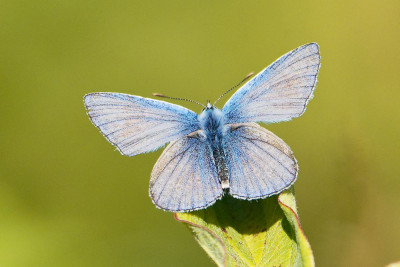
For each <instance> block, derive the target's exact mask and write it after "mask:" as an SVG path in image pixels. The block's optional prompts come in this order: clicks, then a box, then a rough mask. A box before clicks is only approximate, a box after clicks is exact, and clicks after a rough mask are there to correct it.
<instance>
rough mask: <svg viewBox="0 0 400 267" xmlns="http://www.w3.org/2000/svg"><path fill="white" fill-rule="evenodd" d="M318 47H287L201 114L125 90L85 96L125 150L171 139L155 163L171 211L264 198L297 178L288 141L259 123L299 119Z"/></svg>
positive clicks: (158, 198)
mask: <svg viewBox="0 0 400 267" xmlns="http://www.w3.org/2000/svg"><path fill="white" fill-rule="evenodd" d="M319 66H320V56H319V47H318V45H317V44H316V43H310V44H306V45H303V46H301V47H298V48H297V49H295V50H293V51H290V52H289V53H287V54H286V55H284V56H282V57H281V58H279V59H278V60H276V61H275V62H274V63H273V64H271V65H270V66H269V67H267V68H265V69H264V70H262V71H261V72H260V73H259V74H257V75H256V76H255V77H254V78H252V79H251V80H250V81H248V82H247V83H246V84H245V85H243V86H242V87H241V88H240V89H239V90H238V91H237V92H236V93H235V94H234V95H233V96H232V97H231V98H230V99H229V100H228V101H227V103H226V104H225V105H224V107H223V108H222V109H218V108H216V107H214V106H213V105H211V104H210V103H208V104H207V106H206V107H205V109H204V110H203V111H202V112H201V113H200V114H199V115H197V114H196V113H194V112H193V111H191V110H189V109H186V108H184V107H182V106H179V105H175V104H171V103H167V102H164V101H159V100H154V99H149V98H143V97H139V96H134V95H127V94H120V93H92V94H88V95H86V96H85V98H84V102H85V106H86V109H87V110H88V115H89V117H90V119H91V120H92V122H93V124H94V125H95V126H96V127H97V128H99V130H100V131H101V132H102V134H103V135H104V136H105V137H106V138H107V140H108V141H109V142H110V143H112V144H113V145H115V146H116V148H117V149H118V150H119V151H120V152H121V154H123V155H128V156H134V155H137V154H141V153H145V152H150V151H154V150H156V149H158V148H159V147H161V146H163V145H165V144H166V143H169V144H168V146H167V147H166V148H165V150H164V151H163V153H162V154H161V156H160V158H159V159H158V160H157V162H156V164H155V165H154V168H153V171H152V173H151V178H150V190H149V193H150V197H151V199H152V201H153V203H154V204H155V205H156V206H157V207H158V208H161V209H163V210H166V211H173V212H185V211H193V210H199V209H204V208H206V207H208V206H210V205H212V204H213V203H215V201H217V200H218V199H220V198H221V197H222V196H223V195H224V194H226V193H227V194H230V195H232V196H233V197H235V198H240V199H247V200H252V199H260V198H265V197H268V196H271V195H274V194H278V193H280V192H282V191H283V190H285V189H287V188H289V187H290V186H291V185H293V183H294V182H295V181H296V179H297V174H298V165H297V161H296V159H295V158H294V156H293V152H292V151H291V149H290V148H289V146H288V145H287V144H286V143H285V142H284V141H283V140H282V139H280V138H279V137H277V136H276V135H274V134H273V133H271V132H270V131H268V130H266V129H264V128H263V127H261V126H259V125H258V124H257V123H255V122H264V123H272V122H280V121H288V120H290V119H292V118H296V117H299V116H301V115H302V114H303V113H304V111H305V109H306V105H307V103H308V102H309V100H310V99H311V98H312V95H313V91H314V89H315V84H316V81H317V74H318V71H319Z"/></svg>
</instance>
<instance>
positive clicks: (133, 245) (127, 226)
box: [0, 0, 400, 266]
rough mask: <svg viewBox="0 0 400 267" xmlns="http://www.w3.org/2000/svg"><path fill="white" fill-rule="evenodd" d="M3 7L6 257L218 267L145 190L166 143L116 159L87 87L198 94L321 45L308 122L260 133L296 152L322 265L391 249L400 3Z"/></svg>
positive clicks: (12, 2) (1, 190)
mask: <svg viewBox="0 0 400 267" xmlns="http://www.w3.org/2000/svg"><path fill="white" fill-rule="evenodd" d="M0 6H1V8H0V48H1V53H0V62H1V64H0V81H1V83H0V86H1V89H0V101H1V105H0V119H1V125H2V126H1V128H0V140H1V141H0V146H1V155H0V157H1V160H0V265H1V266H213V263H212V262H211V260H210V259H209V258H208V257H207V256H206V254H205V253H204V252H203V251H202V250H201V248H200V247H199V246H198V245H197V243H195V241H194V240H193V238H192V236H191V234H190V232H189V231H188V230H187V229H186V228H185V227H184V226H183V225H181V224H180V223H178V222H176V221H174V219H173V214H172V213H166V212H163V211H161V210H158V209H156V208H155V207H154V205H153V204H152V202H151V200H150V198H149V197H148V183H149V176H150V172H151V169H152V167H153V165H154V163H155V161H156V160H157V158H158V156H159V155H160V153H161V150H160V151H157V152H155V153H150V154H146V155H139V156H136V157H134V158H128V157H124V156H121V155H120V153H119V152H117V151H115V150H114V148H113V147H112V146H111V145H110V144H109V143H108V142H107V141H106V140H105V138H104V137H103V136H102V135H101V134H100V133H99V132H98V130H97V129H96V128H95V127H94V126H93V125H92V124H91V123H90V121H89V119H88V118H87V115H86V114H85V110H84V106H83V102H82V100H83V99H82V98H83V96H84V94H86V93H89V92H96V91H114V92H121V93H130V94H135V95H140V96H144V97H151V93H152V92H159V93H164V94H167V95H171V96H179V97H186V98H190V99H194V100H198V101H200V102H205V101H206V99H216V98H217V97H218V96H219V95H220V94H221V93H223V92H224V91H225V90H227V89H229V88H230V87H231V86H233V85H235V84H236V83H237V82H238V81H240V80H241V79H242V78H243V77H244V76H245V75H246V74H248V73H249V72H250V71H260V70H261V69H262V68H264V67H266V66H267V65H269V64H270V63H272V62H273V61H274V60H275V59H277V58H278V57H280V56H281V55H283V54H285V53H286V52H288V51H290V50H292V49H294V48H296V47H298V46H300V45H302V44H305V43H309V42H318V43H319V45H320V48H321V55H322V67H321V71H320V75H319V82H318V86H317V90H316V92H315V97H314V99H313V100H312V101H311V102H310V104H309V108H308V110H307V112H306V113H305V114H304V115H303V116H302V117H301V118H299V119H295V120H293V121H291V122H287V123H281V124H276V125H268V126H267V128H268V129H270V130H272V131H273V132H274V133H276V134H277V135H278V136H280V137H281V138H283V139H284V140H285V141H286V142H287V143H288V144H289V145H290V146H291V148H292V149H293V151H294V153H295V155H296V158H297V160H298V161H299V165H300V174H299V179H298V181H297V183H296V197H297V201H298V205H299V211H300V219H301V222H302V225H303V228H304V231H305V233H306V235H307V237H308V238H309V240H310V243H311V245H312V248H313V250H314V254H315V259H316V263H317V265H318V266H383V265H386V264H388V263H390V262H393V261H396V260H400V247H399V240H400V197H399V192H400V178H399V173H400V167H399V165H400V164H399V156H400V154H399V153H400V152H399V144H400V143H399V136H400V112H399V107H398V104H399V99H400V90H399V89H400V88H399V87H400V79H399V71H400V45H399V43H400V2H399V1H398V0H383V1H371V0H352V1H343V0H340V1H337V0H336V1H334V0H329V1H243V0H242V1H238V0H234V1H175V0H174V1H172V0H170V1H76V0H59V1H54V0H52V1H50V0H48V1H45V0H38V1H31V0H1V1H0ZM225 100H227V98H225V99H224V101H225ZM224 101H222V102H221V104H222V103H223V102H224ZM178 103H179V104H182V105H184V106H186V107H188V108H191V109H193V110H194V111H196V112H200V111H201V108H199V107H198V106H196V105H193V104H191V103H182V102H178Z"/></svg>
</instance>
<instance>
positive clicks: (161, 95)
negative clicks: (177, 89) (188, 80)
mask: <svg viewBox="0 0 400 267" xmlns="http://www.w3.org/2000/svg"><path fill="white" fill-rule="evenodd" d="M153 96H157V97H163V98H169V99H174V100H183V101H188V102H192V103H195V104H197V105H200V106H202V107H203V108H205V107H206V106H204V105H203V104H201V103H199V102H196V101H194V100H190V99H186V98H179V97H170V96H166V95H163V94H159V93H153Z"/></svg>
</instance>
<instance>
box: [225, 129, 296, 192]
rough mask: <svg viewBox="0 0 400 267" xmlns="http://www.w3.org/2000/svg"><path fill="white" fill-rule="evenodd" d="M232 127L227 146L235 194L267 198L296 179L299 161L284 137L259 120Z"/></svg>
mask: <svg viewBox="0 0 400 267" xmlns="http://www.w3.org/2000/svg"><path fill="white" fill-rule="evenodd" d="M230 127H231V130H230V131H228V133H227V135H226V138H225V141H224V144H223V146H224V151H225V156H226V161H227V165H228V171H229V184H230V187H229V193H230V194H231V195H232V196H234V197H236V198H242V199H258V198H265V197H268V196H270V195H274V194H277V193H279V192H282V191H283V190H285V189H287V188H288V187H289V186H291V185H292V184H293V183H294V182H295V180H296V177H297V171H298V166H297V161H296V159H295V158H294V156H293V153H292V151H291V150H290V148H289V146H288V145H287V144H286V143H285V142H283V140H282V139H280V138H279V137H277V136H276V135H274V134H273V133H271V132H270V131H267V130H266V129H264V128H263V127H261V126H259V125H258V124H256V123H248V124H237V125H235V124H233V125H230Z"/></svg>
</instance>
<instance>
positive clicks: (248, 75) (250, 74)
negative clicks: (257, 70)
mask: <svg viewBox="0 0 400 267" xmlns="http://www.w3.org/2000/svg"><path fill="white" fill-rule="evenodd" d="M253 74H254V71H252V72H250V73H249V74H247V76H246V78H249V77H250V76H253Z"/></svg>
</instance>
